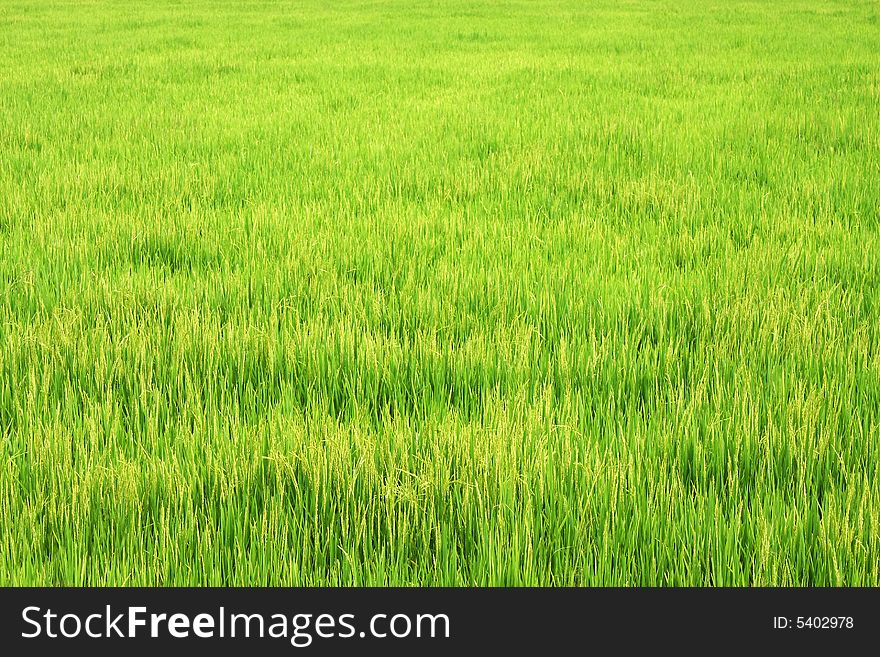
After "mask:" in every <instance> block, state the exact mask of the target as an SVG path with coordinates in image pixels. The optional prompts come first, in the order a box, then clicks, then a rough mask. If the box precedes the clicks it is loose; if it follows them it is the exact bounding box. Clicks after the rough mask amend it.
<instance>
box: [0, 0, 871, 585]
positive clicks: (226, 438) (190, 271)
mask: <svg viewBox="0 0 880 657" xmlns="http://www.w3.org/2000/svg"><path fill="white" fill-rule="evenodd" d="M878 226H880V2H878V0H869V1H855V0H836V1H832V0H777V1H773V2H771V1H769V0H768V1H760V2H759V1H752V2H743V1H739V0H726V1H721V0H705V1H702V0H629V1H618V0H595V1H593V0H581V1H573V0H552V1H551V0H528V1H524V0H520V1H511V2H500V1H495V0H486V1H477V0H396V1H395V0H374V1H372V2H354V1H351V0H337V1H333V2H331V1H329V0H325V1H320V2H319V1H317V0H298V1H296V2H281V1H279V2H274V1H273V2H249V1H246V0H240V1H234V2H232V1H227V2H216V1H213V0H211V1H209V0H190V1H187V2H168V1H166V0H150V1H146V0H141V1H126V2H121V1H116V2H111V1H104V0H99V1H93V2H85V1H78V0H74V1H70V2H55V1H39V2H38V1H21V0H11V1H4V2H3V3H2V6H0V584H4V585H61V584H63V585H80V584H89V585H453V586H458V585H492V586H494V585H552V586H557V585H660V586H666V585H696V586H704V585H708V586H719V585H724V586H728V585H773V586H775V585H845V586H849V585H874V586H877V585H880V237H878Z"/></svg>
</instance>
